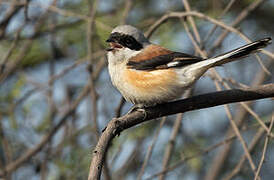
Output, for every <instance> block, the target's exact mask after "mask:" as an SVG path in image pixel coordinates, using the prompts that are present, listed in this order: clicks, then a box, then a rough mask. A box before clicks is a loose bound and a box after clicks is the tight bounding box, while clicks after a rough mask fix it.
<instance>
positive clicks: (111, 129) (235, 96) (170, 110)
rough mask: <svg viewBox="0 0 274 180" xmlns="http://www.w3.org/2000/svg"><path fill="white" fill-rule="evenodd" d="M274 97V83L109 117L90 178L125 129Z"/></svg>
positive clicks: (97, 175) (97, 174)
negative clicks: (177, 115) (188, 113)
mask: <svg viewBox="0 0 274 180" xmlns="http://www.w3.org/2000/svg"><path fill="white" fill-rule="evenodd" d="M268 97H274V84H273V83H272V84H267V85H262V86H259V87H256V88H246V89H234V90H226V91H219V92H213V93H208V94H203V95H197V96H193V97H190V98H186V99H182V100H178V101H174V102H169V103H165V104H160V105H157V106H154V107H147V108H146V113H144V112H139V111H135V112H133V113H131V114H127V115H125V116H122V117H121V118H115V119H112V120H111V121H110V122H109V123H108V125H107V127H106V129H105V130H104V132H103V134H102V135H101V137H100V139H99V141H98V143H97V145H96V147H95V149H94V151H93V158H92V161H91V164H90V171H89V178H88V179H89V180H96V179H100V175H101V170H102V166H103V162H104V158H105V155H106V153H107V150H108V147H109V145H110V143H111V141H112V139H113V138H114V137H115V136H116V135H119V134H120V132H122V131H123V130H125V129H128V128H130V127H133V126H135V125H137V124H141V123H143V122H146V121H148V120H151V119H155V118H158V117H163V116H167V115H171V114H176V113H184V112H187V111H192V110H197V109H202V108H208V107H214V106H219V105H223V104H228V103H235V102H241V101H250V100H257V99H263V98H268Z"/></svg>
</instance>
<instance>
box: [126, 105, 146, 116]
mask: <svg viewBox="0 0 274 180" xmlns="http://www.w3.org/2000/svg"><path fill="white" fill-rule="evenodd" d="M145 107H146V106H145V105H143V104H134V105H133V106H132V107H131V108H130V110H129V111H128V112H127V114H130V113H132V112H134V111H139V112H142V113H144V114H145V118H146V116H147V114H146V110H145Z"/></svg>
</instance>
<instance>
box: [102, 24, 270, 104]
mask: <svg viewBox="0 0 274 180" xmlns="http://www.w3.org/2000/svg"><path fill="white" fill-rule="evenodd" d="M106 42H108V43H109V45H110V47H109V48H108V49H107V51H108V53H107V57H108V70H109V74H110V77H111V81H112V83H113V85H114V86H115V87H116V88H117V89H118V90H119V91H120V92H121V94H122V95H123V96H124V98H125V99H126V100H127V101H130V102H132V103H133V104H135V105H137V106H138V107H140V106H141V107H143V106H150V105H155V104H160V103H164V102H168V101H170V100H174V99H176V98H178V97H180V96H181V95H182V93H183V92H184V91H185V90H186V89H187V88H189V87H191V86H192V85H193V84H194V83H195V82H196V81H197V80H198V79H199V78H200V77H201V76H202V75H203V74H204V73H205V72H206V71H207V70H208V69H209V68H211V67H214V66H219V65H222V64H225V63H228V62H232V61H235V60H238V59H240V58H242V57H245V56H247V55H248V54H250V53H253V52H256V51H258V50H259V49H261V48H264V47H266V46H267V45H268V44H269V43H271V38H265V39H261V40H258V41H255V42H252V43H250V44H247V45H245V46H242V47H239V48H237V49H235V50H232V51H230V52H227V53H224V54H222V55H219V56H216V57H213V58H208V59H203V58H201V57H196V56H192V55H188V54H185V53H181V52H174V51H171V50H168V49H166V48H164V47H161V46H159V45H156V44H152V43H151V42H149V40H148V39H147V38H146V37H145V36H144V34H143V33H142V32H141V31H140V30H138V29H137V28H135V27H133V26H130V25H121V26H118V27H116V28H115V29H113V30H112V32H111V34H110V36H109V38H108V39H107V40H106Z"/></svg>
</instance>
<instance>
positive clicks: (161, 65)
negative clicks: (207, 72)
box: [127, 44, 203, 70]
mask: <svg viewBox="0 0 274 180" xmlns="http://www.w3.org/2000/svg"><path fill="white" fill-rule="evenodd" d="M202 60H203V59H202V58H200V57H196V56H192V55H188V54H184V53H180V52H173V51H170V50H168V49H165V48H163V47H161V46H158V45H154V44H152V45H149V46H148V47H146V49H145V50H144V51H143V52H141V53H140V54H138V55H137V56H135V57H133V58H131V59H130V60H129V62H128V63H127V66H128V67H129V68H131V69H136V70H157V69H168V68H176V67H182V66H186V65H190V64H193V63H196V62H199V61H202Z"/></svg>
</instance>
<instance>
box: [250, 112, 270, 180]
mask: <svg viewBox="0 0 274 180" xmlns="http://www.w3.org/2000/svg"><path fill="white" fill-rule="evenodd" d="M273 124H274V113H273V115H272V117H271V123H270V126H269V131H268V132H267V136H266V137H265V142H264V148H263V152H262V157H261V160H260V163H259V166H258V169H257V171H256V175H255V177H254V180H257V179H258V177H259V173H260V171H261V168H262V166H263V162H264V159H265V154H266V149H267V145H268V142H269V135H270V133H271V130H272V128H273Z"/></svg>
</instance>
